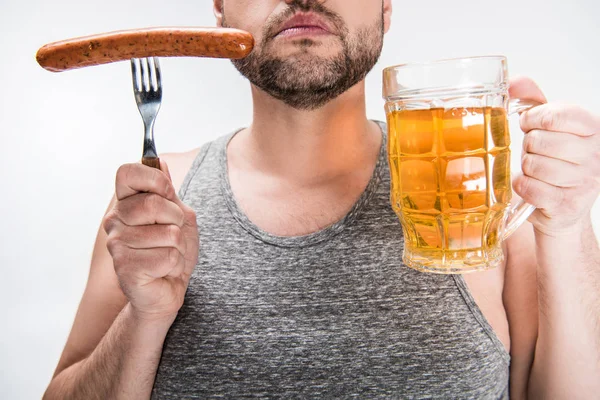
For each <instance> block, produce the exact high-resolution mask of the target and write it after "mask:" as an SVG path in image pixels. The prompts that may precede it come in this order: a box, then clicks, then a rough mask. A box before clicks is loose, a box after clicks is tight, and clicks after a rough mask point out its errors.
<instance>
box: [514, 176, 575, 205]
mask: <svg viewBox="0 0 600 400" xmlns="http://www.w3.org/2000/svg"><path fill="white" fill-rule="evenodd" d="M513 188H514V190H515V192H517V194H518V195H519V196H520V197H521V198H522V199H523V200H524V201H525V202H527V203H529V204H532V205H534V206H535V207H537V208H539V209H544V210H549V209H556V208H559V207H560V205H561V204H562V202H563V199H564V195H565V191H566V190H567V189H561V188H559V187H556V186H553V185H550V184H548V183H546V182H542V181H540V180H538V179H535V178H532V177H529V176H524V175H520V176H518V177H517V178H516V179H515V180H514V182H513Z"/></svg>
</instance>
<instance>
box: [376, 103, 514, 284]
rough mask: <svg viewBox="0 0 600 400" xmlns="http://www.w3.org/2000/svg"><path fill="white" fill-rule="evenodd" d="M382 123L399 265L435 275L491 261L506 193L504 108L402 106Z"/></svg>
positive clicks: (496, 255)
mask: <svg viewBox="0 0 600 400" xmlns="http://www.w3.org/2000/svg"><path fill="white" fill-rule="evenodd" d="M387 120H388V129H389V143H388V154H389V163H390V170H391V177H392V183H391V201H392V207H393V208H394V211H395V212H396V214H397V215H398V217H399V218H400V220H401V223H402V227H403V230H404V235H405V253H404V262H405V263H406V264H407V265H409V266H411V267H413V268H416V269H419V270H424V271H429V272H439V273H460V272H467V271H474V270H481V269H487V268H492V267H494V266H496V265H497V264H498V263H499V262H500V261H501V260H502V250H501V239H502V238H501V230H502V229H503V224H504V217H505V214H506V210H507V207H508V203H509V201H510V199H511V195H512V190H511V179H510V149H509V145H510V136H509V130H508V120H507V115H506V110H505V109H504V108H492V107H471V108H452V109H444V108H434V109H427V110H402V111H393V112H390V113H388V115H387Z"/></svg>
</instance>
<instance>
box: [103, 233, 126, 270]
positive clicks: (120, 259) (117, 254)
mask: <svg viewBox="0 0 600 400" xmlns="http://www.w3.org/2000/svg"><path fill="white" fill-rule="evenodd" d="M106 247H107V248H108V251H109V252H110V255H111V257H112V259H113V264H114V265H115V268H119V267H121V266H123V265H125V264H127V261H128V259H129V255H128V254H127V248H126V246H124V245H123V242H121V241H120V240H109V241H107V242H106Z"/></svg>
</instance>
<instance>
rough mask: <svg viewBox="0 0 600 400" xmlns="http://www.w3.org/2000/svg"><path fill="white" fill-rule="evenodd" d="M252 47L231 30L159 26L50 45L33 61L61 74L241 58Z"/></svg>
mask: <svg viewBox="0 0 600 400" xmlns="http://www.w3.org/2000/svg"><path fill="white" fill-rule="evenodd" d="M253 47H254V38H253V37H252V35H251V34H250V33H248V32H245V31H242V30H238V29H231V28H198V27H163V28H147V29H135V30H124V31H116V32H109V33H103V34H99V35H92V36H85V37H80V38H75V39H68V40H63V41H60V42H55V43H50V44H47V45H45V46H43V47H42V48H41V49H39V50H38V52H37V55H36V59H37V62H38V63H39V64H40V65H41V66H42V67H43V68H45V69H47V70H48V71H52V72H61V71H66V70H70V69H75V68H83V67H89V66H92V65H100V64H107V63H112V62H116V61H123V60H129V59H131V58H141V57H154V56H156V57H214V58H233V59H236V58H243V57H245V56H247V55H248V54H250V52H251V51H252V48H253Z"/></svg>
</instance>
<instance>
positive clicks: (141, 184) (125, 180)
mask: <svg viewBox="0 0 600 400" xmlns="http://www.w3.org/2000/svg"><path fill="white" fill-rule="evenodd" d="M163 166H164V167H165V169H166V170H167V172H168V168H167V167H166V163H164V162H163V161H162V160H161V168H163ZM115 192H116V196H117V199H118V200H123V199H126V198H127V197H129V196H133V195H135V194H137V193H140V192H150V193H156V194H157V195H159V196H162V197H164V198H166V199H170V200H174V198H175V197H176V195H175V189H174V188H173V184H172V182H171V179H170V177H169V175H167V173H165V172H164V171H161V170H158V169H156V168H151V167H148V166H146V165H143V164H124V165H122V166H121V167H120V168H119V169H118V171H117V178H116V188H115Z"/></svg>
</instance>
